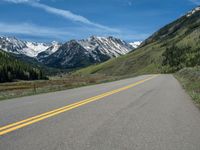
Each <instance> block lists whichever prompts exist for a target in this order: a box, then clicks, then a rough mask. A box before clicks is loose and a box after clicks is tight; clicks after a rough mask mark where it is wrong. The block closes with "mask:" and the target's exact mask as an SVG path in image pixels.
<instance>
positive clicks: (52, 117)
mask: <svg viewBox="0 0 200 150" xmlns="http://www.w3.org/2000/svg"><path fill="white" fill-rule="evenodd" d="M0 150H200V111H199V109H198V108H197V107H196V106H195V105H194V104H193V102H192V100H191V99H190V97H189V96H188V95H187V94H186V93H185V91H184V90H183V89H182V87H181V85H180V84H179V83H178V81H177V80H176V79H175V78H174V77H173V76H172V75H159V76H155V75H144V76H139V77H136V78H131V79H125V80H120V81H115V82H111V83H104V84H99V85H93V86H87V87H82V88H77V89H71V90H66V91H61V92H54V93H48V94H41V95H37V96H29V97H23V98H16V99H11V100H5V101H1V102H0Z"/></svg>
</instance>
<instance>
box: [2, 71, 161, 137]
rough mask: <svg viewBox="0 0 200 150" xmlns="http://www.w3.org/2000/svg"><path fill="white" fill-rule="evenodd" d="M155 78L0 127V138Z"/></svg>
mask: <svg viewBox="0 0 200 150" xmlns="http://www.w3.org/2000/svg"><path fill="white" fill-rule="evenodd" d="M156 76H157V75H153V76H151V77H149V78H147V79H144V80H140V81H138V82H136V83H133V84H130V85H128V86H125V87H122V88H119V89H116V90H113V91H109V92H106V93H103V94H100V95H97V96H94V97H91V98H88V99H85V100H82V101H79V102H76V103H73V104H70V105H67V106H64V107H61V108H58V109H55V110H52V111H49V112H46V113H42V114H40V115H37V116H34V117H31V118H28V119H25V120H22V121H19V122H15V123H12V124H9V125H6V126H3V127H0V136H1V135H4V134H6V133H9V132H12V131H15V130H17V129H20V128H23V127H26V126H28V125H31V124H33V123H36V122H39V121H41V120H44V119H47V118H50V117H53V116H56V115H58V114H61V113H64V112H66V111H69V110H71V109H74V108H77V107H80V106H82V105H85V104H88V103H91V102H94V101H97V100H100V99H102V98H104V97H107V96H110V95H113V94H115V93H118V92H121V91H124V90H127V89H130V88H132V87H134V86H137V85H139V84H142V83H144V82H146V81H148V80H151V79H153V78H155V77H156Z"/></svg>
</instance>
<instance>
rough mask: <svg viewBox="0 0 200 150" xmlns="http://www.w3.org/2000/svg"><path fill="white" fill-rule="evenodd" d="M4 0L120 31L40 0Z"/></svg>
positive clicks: (109, 29)
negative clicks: (42, 2)
mask: <svg viewBox="0 0 200 150" xmlns="http://www.w3.org/2000/svg"><path fill="white" fill-rule="evenodd" d="M3 1H6V2H12V3H16V4H19V3H25V4H28V5H30V6H32V7H36V8H39V9H42V10H44V11H46V12H48V13H51V14H54V15H58V16H61V17H63V18H65V19H68V20H72V21H76V22H81V23H83V24H86V25H90V26H94V27H96V28H101V29H104V30H107V31H111V32H119V30H118V29H114V28H110V27H107V26H104V25H101V24H98V23H95V22H92V21H90V20H89V19H87V18H85V17H83V16H81V15H77V14H74V13H72V12H71V11H68V10H63V9H58V8H54V7H51V6H48V5H45V4H41V3H39V1H40V0H3Z"/></svg>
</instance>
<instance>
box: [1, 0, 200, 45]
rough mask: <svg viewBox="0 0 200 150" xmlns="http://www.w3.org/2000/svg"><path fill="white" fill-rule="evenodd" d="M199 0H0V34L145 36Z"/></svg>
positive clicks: (36, 38) (27, 36) (49, 37)
mask: <svg viewBox="0 0 200 150" xmlns="http://www.w3.org/2000/svg"><path fill="white" fill-rule="evenodd" d="M198 5H200V2H199V1H198V0H1V1H0V12H1V13H0V18H1V20H0V35H4V36H16V37H18V38H21V39H24V40H29V41H30V40H33V41H38V42H41V41H43V42H50V41H52V40H56V41H62V42H63V41H67V40H70V39H82V38H87V37H89V36H91V35H96V36H115V37H118V38H121V39H123V40H126V41H129V42H130V41H138V40H144V39H145V38H147V37H148V36H150V35H151V34H152V33H153V32H155V31H156V30H158V29H159V28H161V27H162V26H164V25H166V24H167V23H170V22H171V21H173V20H175V19H177V18H179V17H180V16H182V15H184V14H185V13H186V12H187V11H189V10H191V9H193V8H194V7H196V6H198Z"/></svg>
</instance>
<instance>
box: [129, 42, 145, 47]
mask: <svg viewBox="0 0 200 150" xmlns="http://www.w3.org/2000/svg"><path fill="white" fill-rule="evenodd" d="M141 43H142V41H136V42H132V43H129V44H130V45H131V46H133V47H134V48H138V47H139V46H140V44H141Z"/></svg>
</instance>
